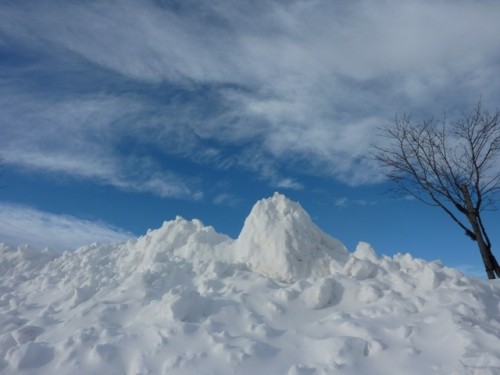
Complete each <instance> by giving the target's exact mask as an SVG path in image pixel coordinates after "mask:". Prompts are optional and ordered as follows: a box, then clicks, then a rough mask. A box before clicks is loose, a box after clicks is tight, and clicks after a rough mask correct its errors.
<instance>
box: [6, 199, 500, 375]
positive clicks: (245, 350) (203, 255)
mask: <svg viewBox="0 0 500 375" xmlns="http://www.w3.org/2000/svg"><path fill="white" fill-rule="evenodd" d="M0 373H2V374H51V375H52V374H107V375H112V374H134V375H135V374H252V375H253V374H290V375H291V374H500V284H499V283H498V282H495V281H482V280H477V279H471V278H467V277H465V276H464V275H462V274H461V273H460V272H458V271H456V270H454V269H449V268H444V267H442V266H441V265H440V263H439V262H431V263H428V262H425V261H423V260H420V259H413V258H412V257H411V256H410V255H408V254H406V255H401V254H398V255H396V256H394V257H392V258H389V257H386V256H382V257H378V256H377V255H376V254H375V252H374V251H373V249H372V248H371V247H370V245H368V244H366V243H360V244H359V245H358V246H357V248H356V250H355V251H354V252H353V253H349V252H347V250H346V249H345V247H344V246H343V245H342V244H341V243H340V242H339V241H337V240H335V239H333V238H331V237H329V236H327V235H326V234H324V233H323V232H322V231H321V230H320V229H319V228H318V227H316V226H315V225H314V224H313V223H312V222H311V219H310V218H309V216H308V215H307V213H306V212H305V211H304V210H303V209H302V208H301V207H300V205H298V204H296V203H293V202H291V201H289V200H288V199H287V198H285V197H284V196H282V195H279V194H275V195H274V196H273V197H272V198H269V199H265V200H262V201H259V202H257V203H256V205H255V206H254V208H253V210H252V212H251V213H250V215H249V217H248V218H247V220H246V221H245V225H244V227H243V229H242V231H241V234H240V235H239V237H238V238H237V239H236V240H232V239H230V238H229V237H227V236H225V235H221V234H218V233H216V232H215V231H214V229H213V228H212V227H206V226H204V225H203V224H202V223H201V222H200V221H198V220H192V221H186V220H184V219H182V218H179V217H178V218H176V219H175V220H173V221H168V222H165V223H164V224H163V226H162V227H161V228H159V229H156V230H150V231H148V233H147V234H146V235H144V236H142V237H140V238H138V239H136V240H133V241H129V242H127V243H116V244H107V245H98V244H93V245H90V246H86V247H83V248H79V249H77V250H76V251H74V252H66V253H64V254H55V253H50V252H49V251H46V252H43V253H40V252H36V251H34V250H31V249H30V248H29V247H27V246H25V247H19V248H14V247H9V246H8V245H1V246H0Z"/></svg>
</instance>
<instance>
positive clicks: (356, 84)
mask: <svg viewBox="0 0 500 375" xmlns="http://www.w3.org/2000/svg"><path fill="white" fill-rule="evenodd" d="M12 4H15V5H12ZM12 4H11V5H5V4H4V5H1V6H0V32H3V33H4V34H5V35H8V36H9V37H11V38H15V40H19V41H21V42H22V43H21V44H22V45H28V46H30V48H32V49H35V50H36V49H38V50H40V49H42V48H43V50H44V53H47V54H53V55H54V56H58V55H59V54H61V51H62V50H64V49H65V50H67V51H71V54H72V55H71V56H79V57H80V58H81V59H83V60H85V61H86V62H90V63H92V64H96V65H98V66H100V67H103V68H105V69H109V70H110V71H111V72H115V73H117V74H120V75H122V76H123V77H125V78H126V79H130V80H132V81H135V82H139V83H141V84H145V85H151V86H152V87H153V86H155V85H157V84H162V83H165V82H167V83H169V84H172V85H180V86H183V87H188V88H192V89H193V90H194V91H196V88H197V87H198V86H199V85H204V86H207V85H208V86H211V87H219V89H218V90H216V93H217V94H218V95H219V98H218V101H217V103H215V104H217V106H218V111H219V113H218V114H217V115H213V114H212V115H211V116H208V117H207V118H204V113H203V112H201V111H200V109H198V108H197V106H196V105H191V104H189V103H178V104H177V107H176V108H173V107H168V105H166V107H167V108H166V109H165V110H164V111H163V112H161V111H160V112H161V113H160V118H165V119H170V120H169V121H170V125H169V126H166V127H165V126H162V125H160V124H156V125H152V123H151V122H149V125H147V126H149V127H150V128H149V129H152V130H153V131H152V134H154V135H155V136H156V135H159V136H158V137H157V138H154V137H153V136H151V137H150V138H148V137H147V136H146V135H144V134H143V135H140V137H142V138H144V137H145V138H148V139H147V142H150V143H152V144H158V140H159V139H161V140H162V141H164V140H165V139H166V138H172V137H171V136H172V134H175V137H176V139H177V140H178V141H177V142H172V141H170V143H169V146H170V145H171V146H172V148H174V149H176V148H177V149H178V150H175V152H180V153H181V154H182V155H184V156H186V157H189V158H192V160H204V153H203V151H200V150H203V149H204V148H205V147H208V146H206V145H205V144H204V143H203V141H204V140H208V141H217V142H218V143H219V145H220V147H221V148H224V147H225V146H227V145H231V146H234V145H238V146H241V147H242V149H243V150H242V151H241V155H237V156H236V157H235V158H230V159H227V158H224V157H223V156H221V155H220V154H219V153H218V152H217V151H216V152H215V153H213V154H211V155H213V156H212V157H213V159H210V160H212V161H213V162H214V163H216V164H218V165H220V166H222V165H223V166H228V165H231V166H234V165H242V164H243V165H245V163H242V160H245V159H247V157H246V155H245V154H246V153H247V152H248V151H249V150H250V149H249V148H247V147H250V148H251V151H252V152H257V153H259V154H260V159H262V158H264V157H268V156H271V157H272V159H270V160H268V161H267V162H266V163H258V164H259V165H260V166H262V168H260V167H259V168H256V167H255V164H252V165H250V166H249V168H250V169H251V170H256V171H258V172H259V173H260V174H261V176H263V177H264V178H266V179H268V180H269V181H270V183H271V184H273V185H278V184H279V181H286V179H284V178H278V179H276V178H274V177H273V176H275V175H277V174H279V173H278V172H277V171H279V170H280V166H282V165H284V164H293V163H295V162H297V161H300V162H301V164H302V165H304V164H306V165H308V168H303V170H304V171H305V173H309V172H310V173H319V174H330V175H333V176H336V177H337V178H339V179H341V180H343V181H346V182H348V183H351V184H363V183H370V182H377V181H380V179H381V175H380V174H379V172H378V171H377V169H376V168H374V166H373V164H371V163H369V162H367V161H364V160H361V159H360V157H361V155H363V154H364V152H365V150H366V149H367V148H368V147H369V145H370V144H371V143H373V142H374V140H375V139H376V138H375V127H376V126H378V125H381V124H383V123H385V122H387V121H388V120H390V118H391V117H392V116H393V114H394V113H395V112H401V111H415V110H416V111H419V112H421V113H424V114H425V115H427V114H429V113H440V111H441V110H444V109H447V110H449V109H452V110H456V109H458V110H459V111H462V110H464V105H471V104H472V102H473V101H475V100H476V99H477V98H478V97H479V95H480V94H481V93H482V94H483V96H484V98H485V99H486V100H490V102H491V103H493V101H494V100H495V98H497V97H498V95H499V94H500V78H499V76H498V74H497V72H498V70H499V68H500V67H499V61H500V52H499V50H498V49H496V48H493V47H492V46H496V45H500V26H499V23H498V19H497V18H498V17H497V15H498V14H499V13H500V3H499V2H498V1H493V0H484V1H476V2H466V1H455V0H439V1H430V0H417V1H412V2H399V3H397V4H394V3H389V2H372V1H369V0H360V1H353V2H332V1H326V0H325V1H308V2H306V1H290V2H278V1H275V2H269V1H255V2H246V1H237V2H234V1H221V2H196V1H185V2H183V4H182V6H180V7H177V8H176V9H173V8H169V6H168V3H167V5H164V6H159V5H158V4H159V3H158V2H153V1H142V2H134V1H128V0H123V1H117V2H62V3H61V2H50V1H44V2H31V3H25V4H16V2H13V3H12ZM228 86H229V87H231V88H228ZM137 103H140V105H138V104H137ZM42 104H43V103H42ZM45 104H47V103H45ZM105 104H106V106H105V108H104V105H101V103H94V104H93V105H95V106H92V105H90V106H89V103H87V105H84V106H82V107H81V108H80V109H79V110H75V109H74V108H73V109H72V110H71V111H67V108H65V107H60V110H59V111H58V112H57V113H56V114H57V116H56V114H54V116H53V117H58V118H64V119H68V120H74V121H75V123H76V124H77V125H75V126H76V128H77V132H76V134H77V135H78V134H79V132H78V129H80V130H81V129H83V128H84V125H82V124H83V122H82V119H86V121H85V124H88V123H89V122H92V121H91V120H96V122H97V124H98V125H97V131H98V134H99V136H100V135H101V134H102V132H103V129H109V128H110V127H109V126H108V125H109V124H110V123H113V121H116V120H117V118H120V116H122V115H124V116H126V115H127V114H134V113H137V112H139V113H141V114H143V112H144V111H146V112H147V111H150V110H151V108H150V107H149V106H150V105H152V104H151V103H148V102H147V99H146V98H142V97H140V95H139V96H138V97H136V98H134V100H124V99H123V98H120V99H117V98H116V97H114V98H110V97H108V98H107V102H106V103H105ZM485 104H489V103H485ZM35 107H36V106H35ZM47 108H50V109H52V107H51V106H48V107H47ZM35 109H36V108H35ZM56 109H57V108H56ZM29 111H32V110H29ZM29 111H28V112H29ZM40 111H42V112H43V110H40ZM35 113H37V112H36V110H35ZM38 113H39V112H38ZM89 116H90V117H89ZM172 116H173V117H174V118H176V120H179V121H177V122H175V121H174V120H172V119H171V117H172ZM49 117H50V116H49ZM146 123H148V122H147V121H146ZM64 124H65V127H66V126H71V125H70V124H69V122H68V121H65V122H64ZM78 124H79V125H78ZM101 125H102V126H101ZM85 126H87V125H85ZM135 126H137V123H136V125H135ZM111 128H112V129H113V131H112V132H111V134H112V135H113V136H116V135H117V134H118V135H119V134H123V132H124V131H123V130H119V129H118V130H117V129H115V128H114V127H111ZM173 128H175V130H173ZM60 129H61V127H57V126H53V125H48V131H49V135H47V136H46V137H45V138H46V139H49V138H50V139H54V136H55V134H54V133H55V131H59V130H60ZM126 131H130V128H127V130H126ZM40 133H41V132H35V136H34V137H36V136H38V135H39V134H40ZM104 134H108V133H107V132H106V130H104ZM197 137H199V138H200V139H198V138H197ZM60 139H61V140H63V142H66V141H67V139H68V137H62V136H61V138H60ZM77 142H82V143H81V145H82V147H87V146H89V145H92V144H91V142H90V141H89V138H88V137H83V138H77V139H75V140H72V143H73V144H76V143H77ZM249 143H251V146H248V144H249ZM33 144H36V145H38V143H36V142H33V143H31V144H29V146H32V145H33ZM103 144H104V143H98V145H97V146H96V147H97V148H98V150H97V155H99V158H101V156H102V155H105V156H106V157H107V158H104V159H103V160H107V161H108V162H107V163H104V164H105V165H103V166H102V168H103V169H104V170H109V168H115V169H113V171H114V172H110V173H111V174H113V175H119V173H117V172H116V167H110V165H116V164H117V163H114V164H113V163H111V162H109V155H107V154H106V153H105V152H103V147H102V145H103ZM256 145H258V146H256ZM94 146H95V145H94ZM211 150H212V151H213V150H214V149H213V148H211ZM63 155H64V153H63ZM85 157H87V158H88V155H85ZM85 157H82V158H80V157H79V156H77V155H75V156H74V158H76V159H77V160H76V163H79V162H80V161H81V165H83V166H85V165H86V163H85V162H84V160H85ZM68 162H69V161H68ZM118 164H119V160H118ZM68 168H69V167H68ZM68 168H66V169H68ZM270 169H274V172H273V173H270V172H269V170H270ZM106 173H108V172H106ZM125 178H126V179H129V178H130V176H126V177H125ZM277 181H278V182H277ZM173 184H174V185H175V182H174V183H173ZM147 185H149V186H162V184H156V183H155V182H154V181H150V182H149V183H146V184H144V186H147ZM181 185H182V184H181ZM158 189H159V191H165V192H166V194H170V193H169V192H170V191H173V192H176V191H177V190H176V189H175V188H174V189H169V188H167V189H163V188H158ZM185 189H187V190H192V189H189V188H185ZM185 189H184V188H181V189H180V190H181V191H184V190H185ZM174 194H177V193H174ZM192 194H197V193H196V192H193V193H192ZM188 195H189V193H188Z"/></svg>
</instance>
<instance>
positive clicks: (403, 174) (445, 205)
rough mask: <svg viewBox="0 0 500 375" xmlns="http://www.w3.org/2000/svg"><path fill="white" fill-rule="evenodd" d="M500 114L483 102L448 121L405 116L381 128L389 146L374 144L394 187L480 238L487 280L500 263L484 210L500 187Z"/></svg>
mask: <svg viewBox="0 0 500 375" xmlns="http://www.w3.org/2000/svg"><path fill="white" fill-rule="evenodd" d="M499 116H500V113H499V112H498V111H497V112H496V113H495V114H493V115H491V114H489V113H488V112H487V111H485V110H483V108H482V107H481V103H480V102H479V103H478V104H477V106H476V107H475V108H474V110H473V111H472V113H471V114H465V115H463V117H462V118H461V119H459V120H457V121H454V122H452V123H450V124H449V123H448V122H447V121H446V118H445V119H443V121H440V122H437V121H434V120H429V121H421V122H417V123H415V122H413V121H412V120H411V118H410V116H408V115H404V116H402V117H397V118H396V119H395V121H394V122H393V123H391V124H390V125H387V126H384V127H382V128H381V129H380V131H381V135H382V136H383V137H384V138H386V139H387V140H388V142H387V145H383V146H374V147H375V153H374V157H375V159H376V160H378V161H379V162H381V164H382V165H383V166H385V167H386V176H387V177H388V178H389V180H391V181H393V182H394V183H395V184H396V188H395V189H394V190H395V191H396V192H398V193H400V194H402V195H407V194H410V195H411V196H413V197H415V198H417V199H418V200H420V201H421V202H424V203H426V204H429V205H432V206H437V207H440V208H441V209H443V210H444V212H446V214H447V215H448V216H449V217H450V218H451V219H452V220H453V221H454V222H455V223H456V224H458V226H459V227H460V228H462V229H463V230H464V231H465V234H466V235H467V236H468V237H470V238H471V239H472V240H473V241H475V242H476V243H477V245H478V248H479V251H480V253H481V257H482V260H483V263H484V267H485V269H486V274H487V275H488V278H489V279H494V278H495V277H498V278H500V267H499V265H498V262H497V260H496V259H495V257H494V255H493V252H492V250H491V242H490V239H489V237H488V234H487V232H486V229H485V226H484V224H483V220H482V218H481V213H482V212H483V211H484V210H486V209H494V208H495V207H494V203H495V200H496V198H497V194H498V192H499V190H500V160H499V159H500V158H499V157H500V124H499V119H500V118H499Z"/></svg>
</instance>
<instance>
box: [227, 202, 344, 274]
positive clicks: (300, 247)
mask: <svg viewBox="0 0 500 375" xmlns="http://www.w3.org/2000/svg"><path fill="white" fill-rule="evenodd" d="M234 248H235V257H236V260H238V261H240V262H243V263H246V264H248V266H249V267H250V268H251V269H252V270H254V271H256V272H259V273H261V274H263V275H266V276H269V277H272V278H275V279H278V280H281V281H286V282H292V281H295V280H299V279H305V278H308V277H322V276H327V275H331V274H332V273H336V272H340V271H341V270H342V267H343V265H344V264H345V262H346V261H347V258H348V252H347V250H346V248H345V246H344V245H343V244H342V243H341V242H340V241H338V240H336V239H334V238H332V237H330V236H328V235H326V234H325V233H323V232H322V231H321V230H320V229H319V228H318V227H317V226H316V225H315V224H314V223H313V222H312V221H311V218H310V217H309V215H308V214H307V212H305V211H304V209H303V208H302V207H301V206H300V205H299V204H298V203H294V202H292V201H291V200H289V199H288V198H286V197H285V196H283V195H281V194H278V193H275V194H274V196H273V197H272V198H268V199H263V200H260V201H258V202H257V203H256V204H255V205H254V207H253V209H252V211H251V212H250V215H249V216H248V217H247V219H246V220H245V225H244V226H243V229H242V230H241V233H240V235H239V236H238V239H237V240H236V242H235V244H234Z"/></svg>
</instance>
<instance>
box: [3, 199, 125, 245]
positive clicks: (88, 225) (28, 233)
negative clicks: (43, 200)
mask: <svg viewBox="0 0 500 375" xmlns="http://www.w3.org/2000/svg"><path fill="white" fill-rule="evenodd" d="M131 237H133V235H132V234H131V233H128V232H126V231H124V230H122V229H120V228H115V227H112V226H110V225H107V224H106V223H102V222H93V221H88V220H82V219H79V218H76V217H73V216H68V215H56V214H51V213H47V212H43V211H39V210H36V209H33V208H30V207H25V206H20V205H14V204H10V203H3V202H0V242H5V243H9V244H12V245H21V244H28V245H30V246H32V247H34V248H37V249H43V248H47V247H48V248H51V249H52V250H56V251H64V250H74V249H76V248H77V247H79V246H83V245H88V244H90V243H93V242H101V243H109V242H116V241H125V240H126V239H128V238H131Z"/></svg>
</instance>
